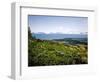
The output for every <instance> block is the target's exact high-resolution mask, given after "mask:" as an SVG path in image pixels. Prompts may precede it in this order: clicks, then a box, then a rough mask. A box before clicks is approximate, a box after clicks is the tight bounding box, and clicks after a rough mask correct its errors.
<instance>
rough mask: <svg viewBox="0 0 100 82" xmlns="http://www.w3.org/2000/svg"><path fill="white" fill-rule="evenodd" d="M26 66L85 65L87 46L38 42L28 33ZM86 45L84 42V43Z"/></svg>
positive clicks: (49, 41) (56, 41)
mask: <svg viewBox="0 0 100 82" xmlns="http://www.w3.org/2000/svg"><path fill="white" fill-rule="evenodd" d="M28 37H29V38H28V66H47V65H72V64H87V63H88V59H87V58H88V57H87V44H83V42H82V43H80V42H79V41H77V40H71V39H70V40H71V41H74V42H75V41H77V45H76V42H75V43H72V42H71V43H69V42H68V40H66V41H64V40H63V41H61V40H40V39H36V37H32V35H31V31H30V29H29V31H28ZM67 42H68V43H67ZM85 43H86V42H85Z"/></svg>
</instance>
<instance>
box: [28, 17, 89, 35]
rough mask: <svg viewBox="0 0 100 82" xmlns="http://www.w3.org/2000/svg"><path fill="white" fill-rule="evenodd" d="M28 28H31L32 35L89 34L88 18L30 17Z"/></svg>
mask: <svg viewBox="0 0 100 82" xmlns="http://www.w3.org/2000/svg"><path fill="white" fill-rule="evenodd" d="M28 26H29V27H30V29H31V32H32V33H33V32H34V33H38V32H44V33H64V34H79V33H87V31H88V18H87V17H74V16H73V17H72V16H41V15H40V16H39V15H29V16H28Z"/></svg>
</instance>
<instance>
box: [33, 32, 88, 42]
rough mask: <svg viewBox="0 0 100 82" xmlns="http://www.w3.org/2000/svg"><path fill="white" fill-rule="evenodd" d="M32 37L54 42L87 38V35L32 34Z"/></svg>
mask: <svg viewBox="0 0 100 82" xmlns="http://www.w3.org/2000/svg"><path fill="white" fill-rule="evenodd" d="M32 36H33V37H34V36H35V37H36V38H37V39H43V40H53V39H64V38H87V33H80V34H64V33H48V34H46V33H43V32H38V33H32Z"/></svg>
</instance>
